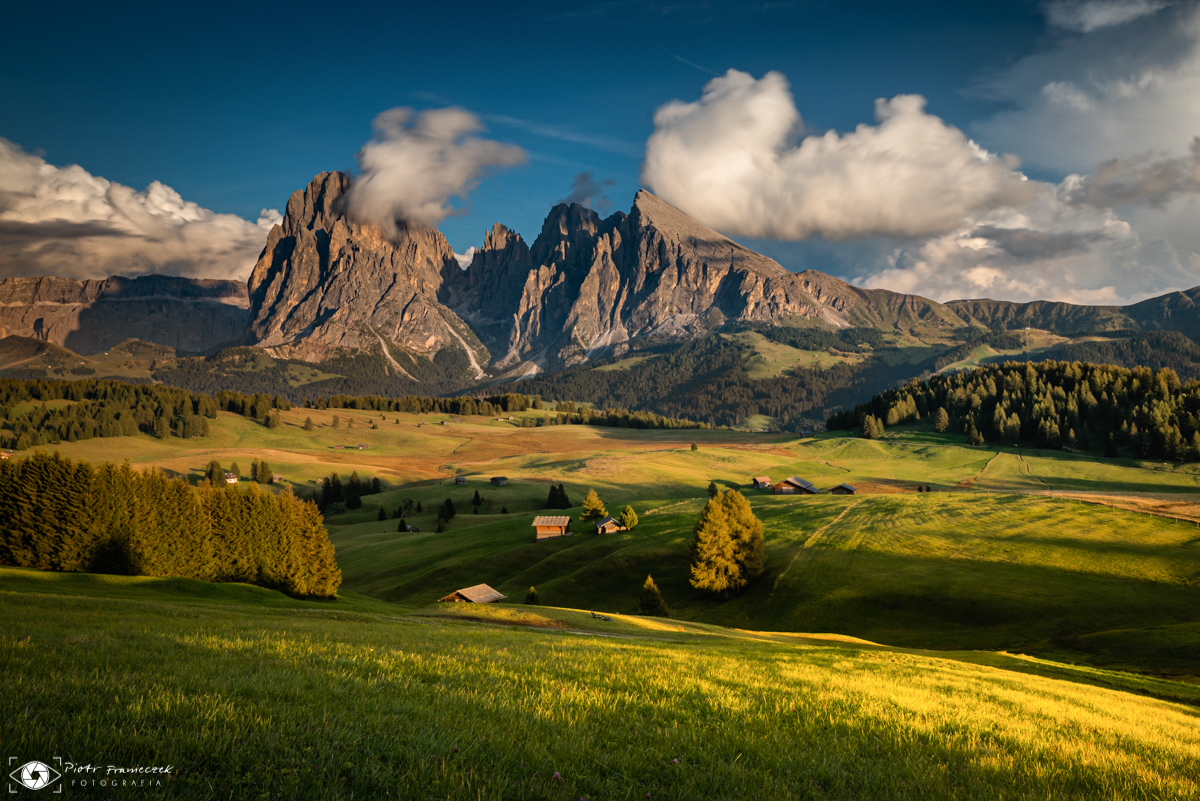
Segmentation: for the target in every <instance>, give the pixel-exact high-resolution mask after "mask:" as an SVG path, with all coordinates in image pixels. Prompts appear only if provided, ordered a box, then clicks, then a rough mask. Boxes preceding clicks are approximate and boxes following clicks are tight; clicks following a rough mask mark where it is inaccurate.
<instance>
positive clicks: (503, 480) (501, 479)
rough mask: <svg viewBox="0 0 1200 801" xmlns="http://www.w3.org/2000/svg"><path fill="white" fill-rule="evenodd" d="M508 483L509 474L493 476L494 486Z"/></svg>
mask: <svg viewBox="0 0 1200 801" xmlns="http://www.w3.org/2000/svg"><path fill="white" fill-rule="evenodd" d="M507 483H508V476H492V486H493V487H503V486H504V485H505V484H507Z"/></svg>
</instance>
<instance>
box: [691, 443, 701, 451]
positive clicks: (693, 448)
mask: <svg viewBox="0 0 1200 801" xmlns="http://www.w3.org/2000/svg"><path fill="white" fill-rule="evenodd" d="M692 450H694V451H698V450H700V446H699V445H697V444H696V443H694V442H693V443H692Z"/></svg>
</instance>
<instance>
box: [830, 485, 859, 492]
mask: <svg viewBox="0 0 1200 801" xmlns="http://www.w3.org/2000/svg"><path fill="white" fill-rule="evenodd" d="M829 491H830V492H831V493H833V494H834V495H853V494H854V493H856V492H858V487H853V486H851V485H849V484H838V485H837V486H836V487H830V488H829Z"/></svg>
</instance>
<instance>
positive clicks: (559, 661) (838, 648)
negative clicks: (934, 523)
mask: <svg viewBox="0 0 1200 801" xmlns="http://www.w3.org/2000/svg"><path fill="white" fill-rule="evenodd" d="M14 580H15V582H14ZM81 580H86V581H88V582H90V583H88V584H87V585H86V586H84V587H79V586H74V585H75V584H76V583H77V582H79V581H81ZM139 583H141V580H128V579H126V580H122V581H121V582H109V581H99V582H97V581H95V580H94V579H87V578H86V577H80V576H51V577H42V576H39V577H37V578H31V577H29V576H27V575H25V574H23V572H21V571H11V570H3V571H0V598H2V603H0V626H2V627H3V632H4V633H3V635H0V669H3V671H4V675H5V678H6V682H7V688H8V690H9V691H8V692H6V693H4V694H3V696H2V698H0V738H2V739H3V741H4V742H5V743H6V744H7V746H8V747H9V750H10V751H11V752H12V753H18V754H22V755H26V756H28V757H30V758H34V757H36V758H43V756H44V755H51V754H56V755H61V756H62V757H63V758H64V759H66V760H70V761H73V762H77V763H85V764H86V763H89V762H92V763H97V762H102V763H103V764H106V765H108V764H111V765H119V766H135V765H153V764H157V765H163V764H170V765H173V766H174V771H173V778H172V779H171V780H170V781H169V782H167V783H166V784H165V786H164V787H163V788H162V789H161V790H152V791H145V790H139V793H142V794H145V795H147V796H149V797H168V798H182V799H190V798H212V797H214V796H220V797H231V798H250V797H283V798H313V799H323V800H324V799H340V798H385V797H396V798H476V797H485V798H521V799H564V798H569V799H574V798H580V797H584V798H588V799H600V798H625V799H634V798H639V799H640V798H645V797H646V795H647V794H650V797H652V798H679V799H695V798H706V799H724V798H730V799H735V798H737V799H740V798H747V797H761V798H798V799H809V798H811V799H816V798H822V799H841V798H847V799H849V798H896V799H905V798H914V799H991V798H1023V799H1024V798H1030V799H1037V798H1047V799H1049V798H1088V799H1163V798H1190V797H1195V796H1196V794H1197V793H1200V784H1198V783H1197V776H1196V773H1195V771H1194V767H1195V765H1196V764H1197V761H1198V760H1200V729H1198V728H1197V726H1196V725H1195V724H1196V713H1195V709H1194V708H1193V707H1189V706H1183V705H1179V704H1174V703H1170V702H1165V701H1160V700H1155V699H1151V698H1146V697H1142V696H1139V695H1134V694H1130V693H1127V692H1122V691H1119V690H1114V689H1109V688H1104V687H1097V686H1093V685H1090V684H1081V683H1073V682H1069V681H1061V680H1057V679H1054V678H1050V677H1048V676H1044V675H1032V674H1030V673H1021V672H1015V671H1012V670H1007V669H1003V668H1001V667H997V666H995V665H990V664H984V665H980V664H970V663H966V662H962V661H957V660H955V659H945V658H938V657H934V656H930V655H925V654H919V653H908V652H903V651H897V650H894V649H888V648H880V647H878V646H874V645H872V644H870V643H864V642H856V641H850V640H845V639H839V638H817V637H804V636H799V637H791V638H789V637H784V636H775V637H771V636H761V635H752V634H745V635H743V634H739V633H738V632H732V631H721V630H717V629H713V628H710V627H703V626H694V625H684V624H676V623H674V622H671V621H659V620H644V619H638V618H632V619H617V620H614V621H613V622H612V623H600V622H595V621H591V620H590V618H589V617H588V616H587V615H586V614H579V613H576V612H570V611H567V610H534V611H533V612H530V611H526V610H520V609H505V608H498V609H497V608H475V609H471V610H464V611H470V612H471V613H473V614H474V615H480V614H482V615H485V616H494V617H498V618H500V619H501V620H502V621H504V620H506V621H507V622H510V623H511V622H516V621H515V620H514V618H517V617H523V618H524V621H523V622H524V623H526V624H534V625H536V626H540V627H538V628H534V627H526V626H511V625H510V626H504V627H496V626H490V625H479V624H474V623H470V622H461V621H454V620H447V619H443V618H440V617H433V618H430V617H428V616H423V617H405V616H399V615H387V614H379V613H373V614H372V613H366V612H351V611H344V610H343V611H335V610H336V604H331V605H330V606H329V608H328V611H325V612H322V611H318V610H314V609H313V608H311V607H310V606H307V605H302V604H294V603H292V602H289V601H287V600H286V599H282V598H280V599H278V600H277V601H276V602H274V603H272V604H250V603H242V601H243V600H244V598H242V597H241V596H240V595H239V594H240V593H242V592H244V588H235V587H218V588H215V590H214V596H215V597H213V598H211V599H209V600H207V601H197V600H196V598H195V597H194V596H190V595H189V596H186V597H181V598H179V599H178V600H176V599H172V598H171V597H170V593H169V592H167V591H163V590H162V589H161V588H159V589H158V590H157V591H152V592H148V593H147V594H146V595H145V596H143V597H138V596H137V593H136V585H138V584H139ZM118 588H119V589H120V592H119V593H118V592H116V589H118ZM110 589H112V590H113V591H112V592H110V591H109V590H110ZM225 593H231V594H232V595H233V596H234V600H233V601H232V602H230V600H229V599H221V598H219V597H216V596H221V595H224V594H225ZM447 611H449V612H451V613H454V612H459V610H458V609H455V610H447ZM581 625H590V626H594V627H595V628H596V629H599V628H602V627H606V630H605V631H602V632H601V631H597V630H593V631H583V630H580V629H579V628H578V627H579V626H581ZM679 629H683V630H682V631H680V630H679ZM614 635H615V636H614ZM980 658H981V660H982V661H988V660H996V661H998V662H999V663H1005V662H1009V663H1012V662H1014V661H1015V660H1011V659H1010V658H1008V657H1003V656H998V655H993V656H990V657H988V656H987V655H980ZM1038 669H1039V670H1052V669H1054V666H1050V665H1041V666H1038ZM1062 669H1063V670H1068V669H1067V668H1062ZM1112 678H1113V680H1114V681H1120V677H1118V676H1116V675H1115V674H1113V677H1112ZM1131 681H1135V682H1136V681H1142V680H1138V679H1131ZM1162 684H1165V683H1162ZM1180 690H1181V691H1182V692H1187V690H1188V688H1187V687H1186V686H1183V687H1181V688H1180ZM71 778H72V777H67V782H68V783H69V782H70V780H71ZM69 788H70V785H69V784H68V789H69ZM76 792H78V791H76Z"/></svg>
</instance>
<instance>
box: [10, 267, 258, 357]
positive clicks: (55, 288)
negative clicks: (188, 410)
mask: <svg viewBox="0 0 1200 801" xmlns="http://www.w3.org/2000/svg"><path fill="white" fill-rule="evenodd" d="M248 306H249V301H248V298H247V295H246V287H245V285H243V284H240V283H238V282H236V281H209V280H198V279H192V278H179V277H176V276H166V275H148V276H141V277H137V278H122V277H119V276H114V277H112V278H107V279H105V280H103V281H95V280H91V281H77V280H75V279H72V278H58V277H53V276H47V277H42V278H5V279H3V280H0V338H3V337H6V336H23V337H31V338H34V339H39V340H42V341H44V342H51V343H53V344H55V345H62V346H64V347H66V348H69V349H71V350H73V351H75V352H76V353H83V354H92V353H101V352H103V351H106V350H108V349H109V348H111V347H112V346H113V345H116V344H119V343H121V342H124V341H125V340H127V339H140V340H142V341H144V342H153V343H155V344H158V345H165V346H167V347H170V348H174V349H175V350H177V351H191V352H201V351H206V350H209V349H211V348H214V347H216V346H218V345H221V344H225V343H230V342H235V341H237V340H238V339H239V338H240V337H241V336H242V332H243V330H244V329H245V327H246V321H247V317H248V315H247V308H248Z"/></svg>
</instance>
